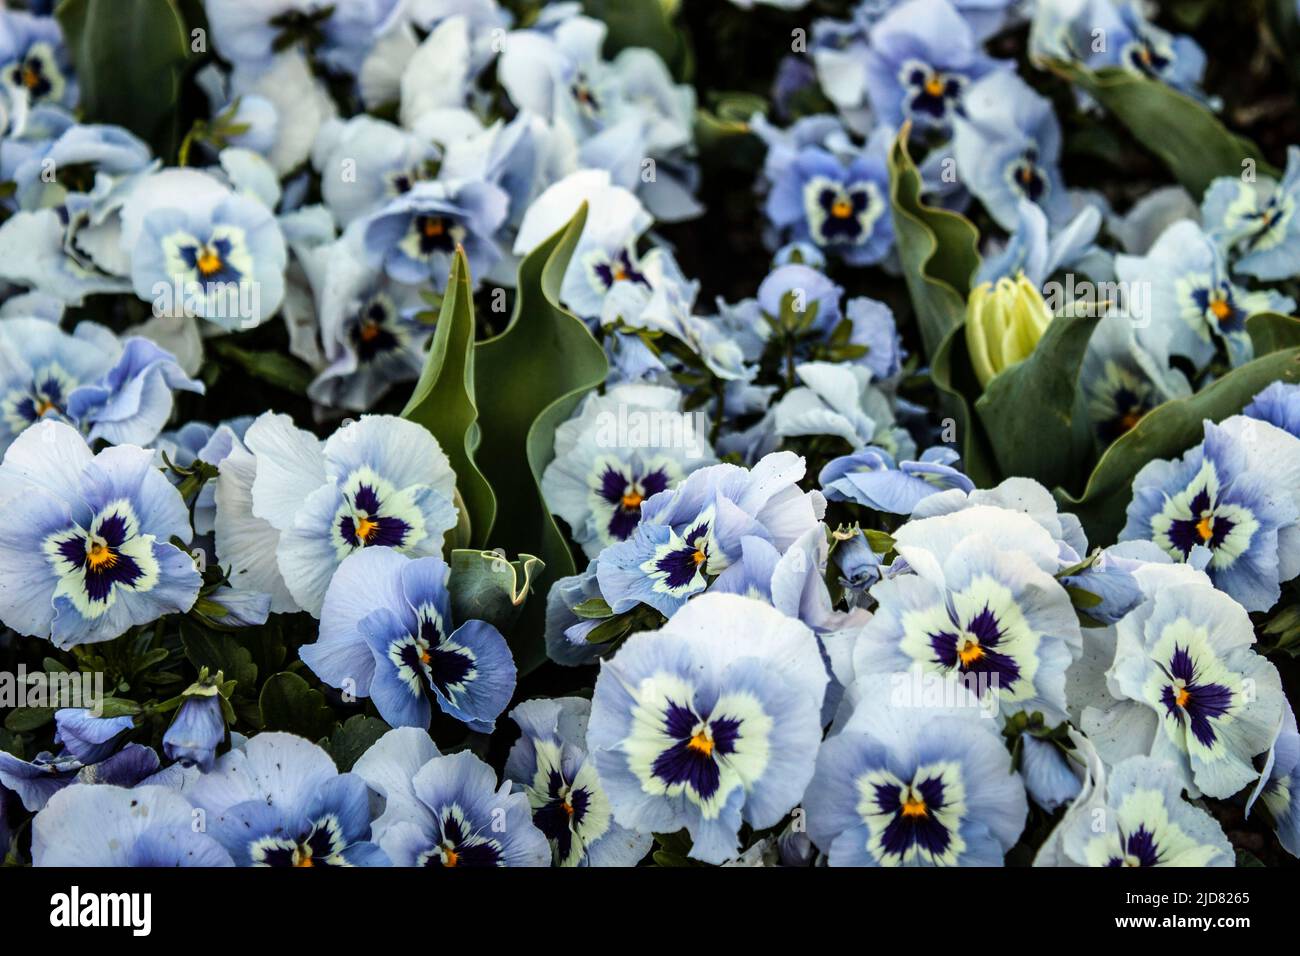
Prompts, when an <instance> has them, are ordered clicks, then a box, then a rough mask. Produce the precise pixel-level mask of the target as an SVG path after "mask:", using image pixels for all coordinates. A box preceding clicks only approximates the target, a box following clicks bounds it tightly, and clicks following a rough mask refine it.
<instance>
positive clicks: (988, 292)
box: [966, 273, 1052, 388]
mask: <svg viewBox="0 0 1300 956" xmlns="http://www.w3.org/2000/svg"><path fill="white" fill-rule="evenodd" d="M1051 321H1052V313H1051V312H1050V311H1048V308H1047V303H1045V302H1044V301H1043V297H1042V295H1041V294H1040V293H1039V291H1038V289H1036V288H1035V287H1034V284H1033V283H1032V282H1030V281H1029V280H1028V279H1026V278H1025V277H1024V274H1023V273H1022V274H1021V275H1019V276H1017V277H1016V278H1015V280H1014V281H1013V280H1011V279H1006V278H1003V279H999V280H998V281H997V285H994V284H993V283H991V282H985V283H984V284H983V285H980V286H976V287H975V288H974V289H972V290H971V293H970V298H969V299H967V300H966V348H967V349H968V351H969V352H970V359H971V364H972V365H973V366H974V367H975V375H976V377H977V378H978V379H979V380H980V385H981V386H982V387H985V388H987V387H988V384H989V382H990V381H991V380H992V379H993V376H995V375H997V374H998V373H999V372H1001V371H1003V370H1004V369H1008V368H1010V367H1011V366H1012V365H1015V364H1016V363H1017V362H1021V361H1023V360H1024V359H1026V358H1028V357H1029V355H1030V354H1031V353H1032V352H1033V351H1034V346H1036V345H1037V344H1038V340H1039V339H1041V338H1042V337H1043V333H1044V332H1046V331H1047V324H1048V323H1049V322H1051Z"/></svg>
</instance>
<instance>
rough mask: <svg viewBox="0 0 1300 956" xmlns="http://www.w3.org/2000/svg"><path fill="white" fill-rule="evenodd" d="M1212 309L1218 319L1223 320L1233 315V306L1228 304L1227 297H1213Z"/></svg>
mask: <svg viewBox="0 0 1300 956" xmlns="http://www.w3.org/2000/svg"><path fill="white" fill-rule="evenodd" d="M1210 311H1211V312H1213V313H1214V317H1215V318H1216V319H1218V320H1219V321H1220V322H1222V321H1223V320H1224V319H1226V318H1228V316H1230V315H1232V306H1231V305H1229V304H1228V300H1227V299H1212V300H1211V301H1210Z"/></svg>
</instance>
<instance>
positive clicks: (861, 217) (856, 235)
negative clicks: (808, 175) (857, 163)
mask: <svg viewBox="0 0 1300 956" xmlns="http://www.w3.org/2000/svg"><path fill="white" fill-rule="evenodd" d="M804 208H805V211H806V213H807V216H808V231H809V233H810V235H811V236H812V240H813V242H815V243H817V245H819V246H834V245H850V246H856V245H861V244H862V243H863V242H865V241H866V240H867V238H869V237H870V236H871V233H872V230H873V229H874V227H875V223H876V220H877V219H879V218H880V215H881V213H882V212H883V211H884V208H885V206H884V202H883V200H882V198H881V194H880V187H879V186H877V185H876V184H875V183H874V182H871V181H869V180H861V181H857V182H837V181H835V180H832V179H828V178H826V177H824V176H814V177H813V178H812V179H810V180H809V181H808V183H807V184H806V185H805V186H804Z"/></svg>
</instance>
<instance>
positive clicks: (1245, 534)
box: [1151, 458, 1259, 568]
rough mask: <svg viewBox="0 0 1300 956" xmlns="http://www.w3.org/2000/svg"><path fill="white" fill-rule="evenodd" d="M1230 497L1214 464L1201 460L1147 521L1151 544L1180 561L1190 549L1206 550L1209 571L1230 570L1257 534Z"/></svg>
mask: <svg viewBox="0 0 1300 956" xmlns="http://www.w3.org/2000/svg"><path fill="white" fill-rule="evenodd" d="M1231 497H1232V496H1231V495H1230V494H1229V493H1228V492H1227V490H1226V489H1225V488H1224V487H1223V483H1222V481H1221V480H1220V478H1219V474H1218V470H1217V469H1216V468H1215V464H1214V462H1213V461H1212V460H1210V459H1208V458H1206V459H1204V460H1203V461H1202V462H1201V467H1200V468H1199V469H1198V470H1197V471H1196V473H1195V474H1194V475H1193V476H1192V479H1191V481H1190V482H1188V484H1187V486H1186V487H1185V488H1182V489H1181V490H1179V491H1176V492H1175V493H1174V494H1172V495H1171V496H1169V497H1168V498H1167V500H1166V501H1165V505H1164V507H1163V508H1162V509H1161V510H1160V511H1159V512H1158V513H1157V514H1155V515H1154V516H1153V517H1152V518H1151V531H1152V540H1154V541H1155V543H1156V544H1158V545H1159V546H1160V547H1161V548H1163V549H1164V550H1165V551H1166V552H1168V554H1169V555H1170V556H1172V557H1175V558H1179V559H1181V560H1186V559H1187V558H1188V556H1189V555H1190V554H1191V552H1192V549H1193V548H1196V547H1204V548H1208V549H1209V550H1210V552H1211V553H1212V555H1213V557H1212V558H1211V559H1210V564H1211V566H1212V567H1215V568H1230V567H1231V566H1232V564H1233V562H1235V561H1236V559H1237V558H1238V557H1240V556H1241V555H1242V554H1243V553H1244V552H1245V551H1246V550H1247V549H1248V548H1249V547H1250V542H1251V539H1252V538H1253V537H1254V535H1255V533H1256V532H1257V531H1258V530H1259V521H1258V519H1256V518H1255V516H1254V514H1252V513H1251V511H1250V509H1249V508H1248V507H1245V506H1243V505H1241V504H1237V503H1234V502H1233V501H1232V500H1231Z"/></svg>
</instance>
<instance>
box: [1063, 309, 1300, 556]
mask: <svg viewBox="0 0 1300 956" xmlns="http://www.w3.org/2000/svg"><path fill="white" fill-rule="evenodd" d="M1255 318H1258V317H1255ZM1255 318H1252V319H1251V320H1250V321H1249V322H1248V323H1247V326H1248V327H1250V328H1252V329H1253V327H1255V326H1256V325H1257V324H1258V323H1256V322H1255ZM1276 381H1282V382H1300V347H1296V348H1289V349H1283V350H1281V351H1277V352H1271V353H1269V354H1268V355H1264V356H1262V357H1260V358H1257V359H1255V360H1254V361H1253V362H1248V363H1247V364H1245V365H1243V366H1241V367H1240V368H1235V369H1233V370H1232V371H1231V372H1229V373H1228V374H1227V375H1224V376H1223V377H1222V378H1220V379H1218V380H1217V381H1215V382H1213V383H1212V384H1210V385H1208V386H1206V387H1205V388H1203V389H1202V390H1201V391H1199V392H1197V393H1196V394H1195V395H1190V396H1188V397H1187V398H1179V399H1173V400H1171V401H1168V402H1165V403H1164V404H1162V405H1158V406H1156V407H1155V408H1153V409H1152V410H1151V411H1150V412H1148V413H1147V414H1146V415H1144V416H1142V418H1141V420H1140V421H1139V422H1138V423H1137V425H1135V426H1134V427H1133V428H1132V429H1131V430H1129V431H1128V432H1126V433H1125V434H1123V435H1121V436H1120V437H1119V438H1118V439H1117V440H1116V441H1115V442H1114V443H1113V444H1112V445H1111V446H1110V447H1109V448H1107V449H1106V451H1105V453H1104V454H1103V455H1102V456H1101V460H1100V461H1098V462H1097V465H1096V467H1095V468H1093V470H1092V475H1091V476H1090V477H1089V478H1088V484H1087V486H1086V487H1085V488H1084V490H1083V494H1082V495H1081V496H1079V497H1077V498H1076V497H1074V496H1073V495H1071V494H1070V493H1069V492H1067V491H1065V490H1064V489H1062V488H1059V487H1058V488H1057V489H1056V491H1055V494H1056V498H1057V501H1059V502H1060V504H1061V507H1062V510H1065V511H1073V512H1074V513H1075V514H1077V515H1078V516H1079V520H1080V521H1082V522H1083V526H1084V529H1085V530H1086V531H1087V532H1088V539H1089V540H1090V541H1092V542H1094V543H1096V544H1101V545H1105V544H1109V543H1111V542H1113V541H1114V540H1115V538H1116V536H1117V535H1118V534H1119V532H1120V530H1121V529H1122V528H1123V527H1124V513H1125V510H1126V509H1127V508H1128V505H1129V501H1130V500H1131V499H1132V497H1133V477H1134V476H1135V475H1136V474H1137V473H1138V472H1139V471H1140V470H1141V469H1142V467H1143V466H1144V465H1145V464H1146V463H1147V462H1149V461H1152V460H1154V459H1156V458H1166V459H1172V458H1177V457H1179V456H1181V455H1182V454H1183V453H1184V452H1185V451H1187V450H1188V449H1189V448H1191V447H1193V446H1194V445H1197V444H1199V443H1200V442H1201V439H1202V438H1203V437H1204V427H1203V425H1202V423H1203V422H1204V421H1205V420H1206V419H1209V420H1210V421H1213V422H1220V421H1222V420H1223V419H1225V418H1228V417H1230V416H1232V415H1236V414H1238V413H1239V412H1240V411H1241V410H1242V409H1243V408H1244V407H1245V406H1246V405H1248V404H1249V403H1250V401H1251V399H1253V398H1254V397H1255V395H1256V394H1257V393H1258V392H1259V391H1260V390H1261V389H1263V388H1264V387H1265V386H1267V385H1269V384H1270V383H1272V382H1276Z"/></svg>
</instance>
